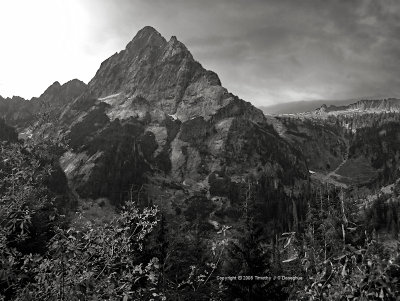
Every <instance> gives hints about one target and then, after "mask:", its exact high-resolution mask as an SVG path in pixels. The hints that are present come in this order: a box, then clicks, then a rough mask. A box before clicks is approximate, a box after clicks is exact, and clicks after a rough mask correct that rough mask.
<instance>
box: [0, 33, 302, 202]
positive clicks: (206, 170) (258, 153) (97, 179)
mask: <svg viewBox="0 0 400 301" xmlns="http://www.w3.org/2000/svg"><path fill="white" fill-rule="evenodd" d="M0 106H2V107H3V108H5V109H3V110H1V112H2V117H3V118H4V119H5V120H6V122H7V123H9V124H11V125H14V126H16V127H17V128H18V129H19V130H20V132H21V131H24V133H28V134H29V135H28V136H30V135H34V134H35V133H34V131H37V130H33V129H32V127H31V128H30V127H29V124H30V123H32V122H33V120H34V118H33V116H35V114H37V113H39V112H47V113H48V112H50V114H51V115H52V117H53V118H52V129H54V128H55V129H57V131H55V132H56V133H57V135H61V136H64V137H65V138H67V140H68V141H69V146H70V149H69V150H68V151H67V152H66V153H64V155H62V157H61V159H60V163H61V166H62V168H63V170H64V172H65V173H66V176H67V178H68V180H69V183H70V185H71V187H72V188H73V189H75V190H76V191H77V193H78V194H79V196H80V197H82V198H92V199H96V198H100V197H106V198H109V199H111V200H113V201H114V202H115V203H118V202H119V201H120V200H122V199H124V198H126V196H127V194H128V192H129V190H130V189H131V188H132V187H141V186H143V185H144V184H146V185H153V188H152V189H149V190H150V191H155V190H156V188H157V187H158V188H159V187H160V186H162V185H164V188H165V185H167V186H168V187H174V188H173V189H172V188H171V189H167V188H165V189H163V190H164V191H170V193H171V195H170V196H174V197H175V198H177V197H176V194H177V193H178V194H185V193H183V192H182V191H186V192H189V194H190V193H194V192H195V193H201V194H208V195H213V194H214V195H220V196H224V195H228V194H230V193H231V191H232V189H233V188H232V187H234V186H235V185H239V184H240V183H242V182H243V181H245V179H246V178H248V177H253V178H256V179H257V178H261V177H266V178H268V179H271V180H272V181H273V182H274V183H275V184H274V185H275V188H276V189H288V188H284V187H292V186H293V185H295V186H296V185H297V186H300V185H301V184H300V182H301V181H306V180H307V178H308V169H307V166H306V163H305V160H304V159H303V157H302V156H301V154H300V153H299V152H298V151H297V150H296V149H295V148H294V147H293V146H292V145H291V144H290V143H288V142H287V141H285V140H284V139H282V138H281V137H280V136H279V135H278V134H277V132H276V131H275V130H274V129H273V127H272V126H270V125H269V123H268V122H267V119H266V117H265V116H264V114H263V113H262V111H261V110H259V109H257V108H255V107H254V106H253V105H251V104H250V103H249V102H246V101H243V100H241V99H240V98H238V97H237V96H235V95H233V94H231V93H229V92H228V91H227V90H226V89H225V88H224V87H223V86H222V85H221V81H220V79H219V78H218V76H217V74H215V73H214V72H212V71H209V70H206V69H204V68H203V67H202V66H201V64H200V63H199V62H197V61H196V60H195V59H194V58H193V56H192V54H191V53H190V52H189V50H188V49H187V48H186V46H185V45H184V44H183V43H181V42H180V41H178V39H177V38H176V37H174V36H173V37H171V38H170V39H169V41H167V40H166V39H165V38H164V37H162V36H161V34H160V33H158V32H157V31H156V30H155V29H154V28H152V27H149V26H147V27H144V28H143V29H142V30H140V31H139V32H138V33H137V34H136V36H135V37H134V38H133V40H132V41H130V42H129V43H128V44H127V46H126V48H125V49H124V50H122V51H120V52H118V53H115V54H114V55H112V56H111V57H109V58H108V59H106V60H105V61H104V62H103V63H102V64H101V66H100V68H99V70H98V71H97V72H96V75H95V76H94V77H93V79H92V80H91V81H90V82H89V84H88V85H85V84H84V83H82V82H81V81H78V80H72V81H70V82H68V83H66V84H64V85H60V84H59V83H58V82H55V83H54V84H52V85H51V86H50V87H49V88H48V89H47V90H46V91H45V92H44V93H43V94H42V95H41V96H40V97H38V98H33V99H31V100H30V101H28V100H23V99H21V100H9V99H8V100H1V101H0ZM47 128H48V124H47ZM29 129H31V130H29ZM43 129H44V128H43V127H42V129H41V133H43V131H44V130H43ZM29 131H31V132H29ZM32 131H33V132H32ZM53 132H54V131H53ZM166 183H169V184H166ZM221 183H224V185H221ZM216 187H218V189H216ZM279 187H280V188H279ZM289 190H290V189H289ZM292 190H293V189H292ZM183 197H187V193H186V194H185V196H183V195H182V198H183ZM155 198H157V196H155ZM178 199H179V197H178Z"/></svg>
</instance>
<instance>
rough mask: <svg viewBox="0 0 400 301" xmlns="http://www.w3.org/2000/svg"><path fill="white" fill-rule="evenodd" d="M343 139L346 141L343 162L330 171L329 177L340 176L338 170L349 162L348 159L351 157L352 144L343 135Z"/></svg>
mask: <svg viewBox="0 0 400 301" xmlns="http://www.w3.org/2000/svg"><path fill="white" fill-rule="evenodd" d="M343 140H344V141H345V143H346V152H345V154H344V158H343V161H342V163H340V164H339V165H338V167H336V169H335V170H333V171H331V172H330V173H328V174H327V175H326V177H327V178H331V177H332V176H336V177H340V175H338V174H337V171H338V170H339V169H340V168H341V167H342V166H343V165H344V164H345V163H346V162H347V159H348V158H349V152H350V144H349V141H348V140H347V139H345V138H344V137H343Z"/></svg>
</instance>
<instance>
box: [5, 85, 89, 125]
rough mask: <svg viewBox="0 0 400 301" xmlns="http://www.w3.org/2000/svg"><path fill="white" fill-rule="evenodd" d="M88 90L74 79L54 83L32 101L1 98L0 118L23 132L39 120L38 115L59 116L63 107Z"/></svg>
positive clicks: (19, 98)
mask: <svg viewBox="0 0 400 301" xmlns="http://www.w3.org/2000/svg"><path fill="white" fill-rule="evenodd" d="M85 90H86V84H85V83H84V82H82V81H80V80H78V79H73V80H71V81H69V82H67V83H65V84H63V85H61V84H60V83H59V82H57V81H56V82H54V83H53V84H52V85H50V86H49V87H48V88H47V89H46V91H44V92H43V93H42V94H41V95H40V96H39V97H33V98H32V99H30V100H27V99H24V98H22V97H18V96H14V97H12V98H2V97H1V96H0V118H2V119H4V120H5V122H6V123H8V124H9V125H12V126H15V127H17V128H18V129H19V130H22V129H24V128H26V127H28V126H29V125H32V124H33V123H34V122H35V121H36V120H37V117H38V116H37V115H38V114H41V113H44V112H50V111H52V112H54V114H55V115H59V112H60V110H61V108H62V107H64V106H65V105H67V104H68V103H69V102H71V101H72V100H74V99H75V98H77V97H78V96H79V95H81V94H82V93H83V92H84V91H85Z"/></svg>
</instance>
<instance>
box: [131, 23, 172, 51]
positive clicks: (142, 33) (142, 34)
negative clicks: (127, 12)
mask: <svg viewBox="0 0 400 301" xmlns="http://www.w3.org/2000/svg"><path fill="white" fill-rule="evenodd" d="M166 43H167V41H166V40H165V39H164V37H163V36H162V35H161V34H160V33H159V32H158V31H157V30H156V29H154V28H153V27H151V26H145V27H143V28H142V29H141V30H139V31H138V33H137V34H136V35H135V37H134V38H133V39H132V41H130V42H129V43H128V45H127V46H126V49H127V50H128V51H129V52H136V51H138V50H139V49H142V48H145V47H146V46H164V45H165V44H166Z"/></svg>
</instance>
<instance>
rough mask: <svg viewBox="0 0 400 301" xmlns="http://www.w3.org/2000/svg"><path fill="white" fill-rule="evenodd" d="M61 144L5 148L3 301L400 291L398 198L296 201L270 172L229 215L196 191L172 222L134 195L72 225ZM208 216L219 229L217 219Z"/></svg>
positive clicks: (306, 195) (335, 194) (244, 189)
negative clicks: (105, 217)
mask: <svg viewBox="0 0 400 301" xmlns="http://www.w3.org/2000/svg"><path fill="white" fill-rule="evenodd" d="M59 147H60V146H54V145H50V144H49V143H47V144H46V143H38V144H35V145H30V144H27V143H20V142H13V143H9V142H7V143H6V142H3V143H2V144H1V162H0V170H1V174H0V177H1V185H0V191H1V198H0V223H1V227H0V300H190V299H191V300H210V299H211V300H235V299H238V300H265V299H271V300H285V299H288V298H291V299H301V300H340V299H342V300H396V296H398V295H400V286H399V281H398V280H399V277H400V258H399V249H398V248H399V247H398V245H396V244H395V242H396V239H397V237H398V231H399V216H398V212H399V205H398V203H395V202H389V201H388V200H387V199H385V198H379V199H377V200H376V201H375V203H373V204H372V205H370V206H368V207H363V206H361V205H362V204H361V205H360V203H359V201H358V200H357V199H351V198H350V197H346V196H345V194H344V193H343V192H342V191H337V190H334V189H328V188H324V189H322V188H321V187H320V188H319V190H318V191H316V189H315V188H311V187H308V188H307V187H304V189H303V193H302V194H301V195H299V196H292V197H287V196H286V195H285V194H284V193H283V192H282V191H281V190H280V188H277V189H276V188H273V187H274V186H273V185H274V184H273V183H271V179H269V178H261V179H258V181H256V180H255V179H251V178H249V179H248V180H247V182H246V183H244V184H243V186H241V187H240V189H238V188H237V187H236V188H235V189H236V190H235V193H231V194H230V195H231V203H230V204H231V206H230V207H229V208H226V209H225V210H222V211H215V208H214V207H213V205H212V204H211V203H210V202H209V200H207V198H205V197H204V196H197V197H194V198H192V199H190V200H189V202H190V206H189V207H188V209H187V210H186V211H185V212H184V213H183V214H181V215H180V218H178V217H176V219H177V220H179V222H174V218H171V217H168V216H167V215H165V214H164V212H162V211H159V210H158V209H157V208H156V207H154V206H152V205H151V204H149V206H147V204H148V202H147V204H146V206H147V207H145V206H143V205H142V202H141V201H140V198H138V199H134V198H132V196H131V198H128V199H127V201H126V202H125V205H124V206H123V207H121V208H119V212H118V214H117V215H116V216H115V218H114V219H112V220H111V221H110V222H107V223H103V224H101V225H98V224H96V225H95V224H92V223H90V222H85V223H81V224H72V223H71V215H70V214H69V213H70V212H71V211H72V210H75V208H76V200H75V201H74V200H73V198H72V197H71V195H70V191H69V190H68V186H67V182H66V178H65V176H64V174H63V172H62V171H61V170H60V168H59V166H58V155H57V154H59V153H60V152H61V149H60V148H59ZM232 189H233V188H232ZM237 189H238V190H237ZM210 212H213V214H214V215H215V216H216V219H217V220H218V221H219V224H218V225H210V223H209V221H208V220H207V217H208V216H210ZM218 217H219V219H218ZM382 233H387V234H386V236H385V237H386V239H382ZM379 235H380V238H379ZM387 241H391V242H392V244H391V245H389V244H388V243H387ZM256 276H257V277H263V278H256ZM278 276H285V277H286V278H280V279H278ZM266 277H270V278H266ZM290 277H292V278H290Z"/></svg>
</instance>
